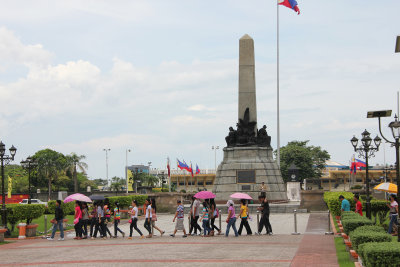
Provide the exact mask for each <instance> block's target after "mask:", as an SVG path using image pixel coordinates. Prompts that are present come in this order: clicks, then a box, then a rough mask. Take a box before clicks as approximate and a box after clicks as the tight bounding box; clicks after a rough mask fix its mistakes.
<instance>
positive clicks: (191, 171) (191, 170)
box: [190, 162, 193, 177]
mask: <svg viewBox="0 0 400 267" xmlns="http://www.w3.org/2000/svg"><path fill="white" fill-rule="evenodd" d="M190 174H191V175H192V177H193V168H192V162H190Z"/></svg>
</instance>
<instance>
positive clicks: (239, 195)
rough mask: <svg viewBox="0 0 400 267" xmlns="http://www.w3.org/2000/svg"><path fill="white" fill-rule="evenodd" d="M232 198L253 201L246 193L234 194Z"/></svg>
mask: <svg viewBox="0 0 400 267" xmlns="http://www.w3.org/2000/svg"><path fill="white" fill-rule="evenodd" d="M231 198H237V199H253V198H252V197H251V196H249V195H248V194H245V193H234V194H232V195H231Z"/></svg>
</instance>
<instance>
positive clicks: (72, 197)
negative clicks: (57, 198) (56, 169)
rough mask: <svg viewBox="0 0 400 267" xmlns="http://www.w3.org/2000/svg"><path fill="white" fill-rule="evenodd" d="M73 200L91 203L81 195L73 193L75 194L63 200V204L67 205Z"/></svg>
mask: <svg viewBox="0 0 400 267" xmlns="http://www.w3.org/2000/svg"><path fill="white" fill-rule="evenodd" d="M75 200H77V201H82V202H92V200H91V199H90V198H89V197H87V196H85V195H83V194H80V193H75V194H72V195H69V196H67V197H66V198H65V199H64V203H68V202H71V201H75Z"/></svg>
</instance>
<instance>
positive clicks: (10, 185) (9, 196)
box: [7, 176, 12, 199]
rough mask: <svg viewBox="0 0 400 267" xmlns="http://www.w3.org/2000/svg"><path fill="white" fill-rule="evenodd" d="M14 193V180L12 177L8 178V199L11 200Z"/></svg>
mask: <svg viewBox="0 0 400 267" xmlns="http://www.w3.org/2000/svg"><path fill="white" fill-rule="evenodd" d="M11 193H12V178H11V177H10V176H8V195H7V197H8V198H9V199H10V198H11V195H12V194H11Z"/></svg>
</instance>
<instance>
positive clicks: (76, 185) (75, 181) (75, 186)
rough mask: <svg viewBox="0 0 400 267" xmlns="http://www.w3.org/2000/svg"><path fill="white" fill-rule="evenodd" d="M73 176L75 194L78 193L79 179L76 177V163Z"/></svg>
mask: <svg viewBox="0 0 400 267" xmlns="http://www.w3.org/2000/svg"><path fill="white" fill-rule="evenodd" d="M73 176H74V191H75V193H78V178H77V175H76V163H75V165H74V174H73Z"/></svg>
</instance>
